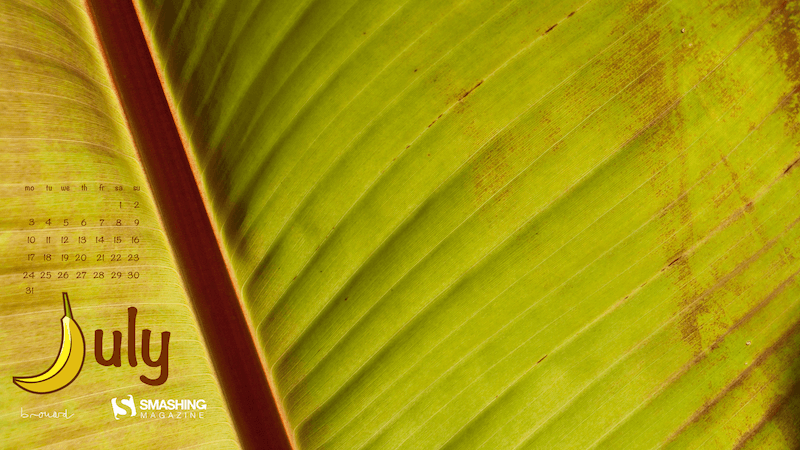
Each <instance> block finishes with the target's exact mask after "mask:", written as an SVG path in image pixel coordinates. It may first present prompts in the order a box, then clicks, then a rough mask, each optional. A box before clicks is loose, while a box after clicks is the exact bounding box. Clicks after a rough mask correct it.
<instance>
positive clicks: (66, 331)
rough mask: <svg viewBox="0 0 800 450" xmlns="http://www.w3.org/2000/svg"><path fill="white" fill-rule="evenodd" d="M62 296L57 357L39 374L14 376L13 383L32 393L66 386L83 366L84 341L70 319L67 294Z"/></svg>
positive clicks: (81, 333) (52, 390) (64, 293)
mask: <svg viewBox="0 0 800 450" xmlns="http://www.w3.org/2000/svg"><path fill="white" fill-rule="evenodd" d="M62 296H63V298H64V317H62V318H61V352H59V354H58V358H56V361H55V362H54V363H53V365H52V366H50V368H49V369H47V370H45V371H44V372H43V373H41V374H40V375H36V376H31V377H14V378H13V379H14V384H16V385H17V386H19V387H21V388H22V389H24V390H26V391H28V392H33V393H34V394H49V393H51V392H55V391H57V390H59V389H63V388H65V387H67V385H69V384H70V383H72V381H73V380H75V378H76V377H77V376H78V374H79V373H80V371H81V369H82V368H83V359H84V357H85V355H86V343H85V341H84V340H83V332H82V331H81V327H79V326H78V324H77V323H76V322H75V320H73V319H72V308H70V306H69V296H68V295H67V293H66V292H63V293H62Z"/></svg>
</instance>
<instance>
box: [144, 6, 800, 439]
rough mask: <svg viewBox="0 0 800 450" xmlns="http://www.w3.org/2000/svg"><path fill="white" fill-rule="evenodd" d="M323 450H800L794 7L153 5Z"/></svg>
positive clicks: (309, 427) (255, 312) (302, 434)
mask: <svg viewBox="0 0 800 450" xmlns="http://www.w3.org/2000/svg"><path fill="white" fill-rule="evenodd" d="M140 6H141V10H142V12H143V14H144V19H145V23H146V24H147V26H148V28H149V29H150V31H151V34H152V36H153V39H154V41H155V45H156V48H157V50H158V54H159V55H158V57H159V60H160V62H161V66H162V68H163V70H164V72H165V75H166V79H167V84H168V87H169V89H170V92H171V95H172V96H173V101H174V102H175V104H176V105H177V106H178V110H179V112H180V118H181V122H182V127H183V129H184V131H185V133H186V135H187V136H189V138H190V141H191V144H192V146H193V151H194V154H195V155H196V159H197V162H198V165H199V167H200V170H201V171H202V173H203V182H204V184H205V186H206V189H207V191H208V194H209V196H210V198H211V200H212V205H213V210H214V215H215V219H216V222H217V224H218V226H219V227H220V229H221V230H222V234H223V239H224V241H225V245H226V248H227V250H228V251H229V253H230V257H231V260H232V263H233V266H234V268H235V272H236V275H237V277H238V280H239V283H240V285H241V288H242V291H243V295H244V300H245V302H246V305H247V309H248V314H249V316H250V319H251V321H252V323H253V324H254V326H255V327H256V329H257V334H258V340H259V344H260V346H261V348H262V350H263V353H264V356H265V358H266V361H267V363H268V366H269V368H270V371H271V376H272V378H273V384H274V387H275V389H276V392H277V396H278V398H279V399H280V401H281V404H282V408H283V410H284V413H285V416H286V418H287V423H288V427H289V429H290V431H291V433H292V435H293V438H294V439H295V441H296V444H297V446H298V447H299V448H303V449H317V448H343V449H354V448H424V449H428V448H478V447H481V448H488V449H498V448H504V449H505V448H595V447H603V448H626V449H628V448H651V447H655V446H674V447H675V448H697V447H700V446H706V447H708V448H736V447H751V448H767V447H768V448H778V447H787V448H793V447H796V446H797V445H800V433H798V431H797V426H796V424H797V421H798V415H797V414H798V408H800V406H799V405H798V401H797V398H798V397H797V395H796V392H797V386H798V385H797V374H798V372H797V371H798V368H797V367H796V363H795V362H793V361H797V356H798V340H800V335H798V333H797V330H798V328H797V327H798V325H797V324H798V319H800V316H799V315H798V313H800V304H798V302H799V301H800V295H798V294H800V286H798V283H797V273H798V269H800V259H798V254H799V252H800V249H798V245H797V244H798V236H799V235H800V230H799V229H798V227H797V226H796V225H797V222H798V219H799V218H798V211H800V199H798V196H797V193H798V176H800V175H798V172H800V171H799V170H798V166H800V163H798V158H800V150H799V149H798V147H799V145H798V129H800V128H799V127H800V123H799V122H798V119H797V118H798V112H799V108H800V106H798V105H800V97H799V96H798V89H800V53H798V21H799V20H800V19H798V14H800V6H799V5H798V3H797V2H794V1H790V2H784V1H769V0H765V1H748V0H741V1H724V2H711V1H695V0H671V1H667V0H661V1H658V0H647V1H619V0H590V1H584V0H581V1H571V0H567V1H562V2H535V1H522V0H519V1H508V0H494V1H493V0H465V1H460V2H459V1H454V2H428V1H422V0H409V1H404V2H398V1H395V0H370V1H366V0H363V1H355V0H347V1H342V0H338V1H332V0H327V1H326V0H317V1H307V2H296V1H270V2H242V3H241V4H240V3H237V4H235V5H234V4H231V3H228V4H223V3H222V2H208V3H206V4H204V5H203V7H200V8H190V7H187V6H186V5H185V4H183V5H181V4H178V2H172V1H170V0H165V1H163V2H147V1H142V2H140Z"/></svg>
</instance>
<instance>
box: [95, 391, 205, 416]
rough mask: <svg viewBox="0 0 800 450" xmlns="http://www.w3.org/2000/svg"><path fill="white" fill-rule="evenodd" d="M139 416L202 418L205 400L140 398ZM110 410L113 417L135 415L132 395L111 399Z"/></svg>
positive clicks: (134, 403)
mask: <svg viewBox="0 0 800 450" xmlns="http://www.w3.org/2000/svg"><path fill="white" fill-rule="evenodd" d="M139 410H140V411H141V413H139V417H140V418H142V419H204V418H205V410H206V401H205V400H203V399H194V400H189V399H180V400H178V399H172V398H171V399H167V400H164V399H141V400H139ZM111 411H112V412H113V413H114V419H115V420H119V418H120V417H136V415H137V411H136V402H135V401H134V399H133V395H131V394H128V398H121V399H120V400H119V402H117V397H114V398H112V399H111Z"/></svg>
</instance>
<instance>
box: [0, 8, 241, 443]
mask: <svg viewBox="0 0 800 450" xmlns="http://www.w3.org/2000/svg"><path fill="white" fill-rule="evenodd" d="M126 126H127V125H126V122H125V118H124V116H123V114H122V113H121V108H120V106H119V103H118V100H117V97H116V94H115V92H114V90H113V88H112V85H111V81H110V78H109V75H108V73H107V71H106V67H105V66H104V63H103V60H102V55H101V50H100V48H99V45H98V43H97V41H96V39H95V37H94V33H93V28H92V24H91V22H90V20H89V16H88V15H87V12H86V11H85V10H84V5H83V4H82V3H80V2H78V1H69V2H67V1H63V0H53V1H27V0H26V1H17V0H10V1H3V2H0V249H1V250H0V286H2V289H0V373H2V376H0V448H4V449H6V448H8V449H12V448H13V449H17V448H19V449H26V448H58V449H71V448H75V449H86V448H97V449H109V448H170V449H177V448H208V449H218V448H238V443H237V439H236V436H235V433H234V431H233V427H232V425H231V423H230V419H229V416H228V413H227V409H226V406H225V404H224V402H223V398H222V395H221V392H220V389H219V386H218V383H217V380H216V378H215V375H214V372H213V370H212V367H211V363H210V361H209V358H208V354H207V352H206V350H205V346H204V343H203V339H202V337H201V335H200V330H199V329H198V325H197V322H196V320H195V318H194V314H193V311H192V308H191V305H190V302H189V299H188V298H187V296H186V293H185V291H184V288H183V286H182V284H181V283H182V282H181V278H180V276H179V274H178V272H177V271H176V265H175V261H174V259H173V256H172V253H171V252H170V249H169V245H168V242H167V237H166V236H165V234H164V232H163V229H162V226H161V223H160V221H159V216H158V213H157V211H156V208H155V204H154V200H153V197H152V196H151V194H150V192H149V188H148V184H147V180H146V179H145V176H144V172H143V171H142V168H141V165H140V163H139V160H138V157H137V154H136V150H135V148H134V146H133V144H132V139H131V137H130V134H129V132H128V130H127V128H126ZM62 292H67V293H68V297H69V303H70V305H71V314H72V318H73V319H74V323H76V324H77V326H78V327H80V330H81V331H82V334H83V337H84V339H85V359H84V361H83V366H82V368H81V370H80V372H79V373H78V375H77V377H75V378H74V380H72V381H71V382H70V379H71V378H72V376H69V377H68V378H63V377H64V374H63V373H60V374H57V375H55V377H54V378H49V379H48V380H45V381H41V380H39V381H40V384H39V385H29V387H30V386H33V387H31V389H39V388H46V389H48V390H51V389H53V388H54V387H60V386H63V385H64V384H65V383H69V384H67V385H66V386H65V387H63V388H61V389H58V390H56V391H54V392H51V393H43V394H35V393H31V392H27V391H25V390H23V389H20V387H18V386H16V385H15V384H14V383H13V382H12V377H31V376H36V375H39V374H42V373H44V372H45V371H47V370H48V368H49V367H50V366H51V365H53V364H54V362H55V364H56V365H58V364H62V363H64V365H65V370H71V369H70V368H71V365H70V364H72V362H73V361H75V360H74V359H72V358H73V357H76V356H79V355H80V354H71V355H70V356H69V358H67V357H64V358H62V359H57V358H58V357H59V351H60V349H61V348H62V347H61V340H62V317H63V316H64V315H65V308H64V302H63V301H62ZM129 308H136V324H135V332H134V333H133V334H134V336H133V339H131V342H132V343H133V345H132V346H129V336H130V333H129V329H128V321H129ZM69 323H70V321H68V320H66V319H65V320H64V324H65V328H66V332H67V335H66V336H65V337H66V338H67V339H71V341H70V342H73V343H76V342H78V341H79V340H78V339H75V332H76V328H74V327H73V326H71V325H69ZM68 325H69V326H68ZM96 330H102V331H103V342H102V345H103V353H104V357H103V358H104V359H103V360H104V361H105V360H108V359H112V358H113V356H112V355H113V348H114V337H113V333H114V331H119V332H121V339H120V344H121V345H120V346H119V347H120V353H119V361H120V363H119V367H117V366H116V365H114V364H112V365H108V366H104V365H101V364H99V363H98V361H97V358H96V356H95V346H96V344H97V342H96ZM144 330H151V335H150V338H149V340H148V341H147V343H148V344H149V348H148V349H147V350H149V352H146V351H143V349H142V342H143V336H142V335H143V334H144V333H143V332H144ZM165 332H169V337H170V339H169V341H168V343H167V344H166V345H165V346H162V342H163V341H162V337H164V336H165V334H164V333H165ZM65 348H66V349H69V346H65ZM165 348H168V351H167V352H166V354H165V353H164V350H165ZM72 350H74V351H80V349H79V348H77V347H76V348H73V349H72ZM129 352H131V354H129ZM147 356H149V359H146V357H147ZM131 357H133V358H135V363H136V364H135V366H134V365H133V364H132V362H134V361H132V359H133V358H131ZM67 360H68V361H70V362H65V361H67ZM78 361H79V359H78ZM158 361H161V364H157V362H158ZM167 366H168V372H167V377H166V379H165V380H159V376H161V375H162V371H164V370H165V369H166V367H167ZM142 376H144V377H146V379H149V380H159V381H163V383H160V384H158V385H149V384H145V383H144V382H143V380H142V378H141V377H142ZM58 377H62V378H58ZM34 381H37V380H36V379H34ZM47 383H49V384H47ZM54 383H55V384H54ZM129 396H133V400H134V403H133V404H134V405H135V407H136V409H137V415H136V416H135V417H134V416H132V415H131V413H132V410H131V408H129V407H125V406H124V404H123V403H121V401H122V400H128V399H129ZM113 398H117V401H118V406H119V407H120V411H122V414H121V415H120V414H117V417H116V418H115V414H114V412H113V408H112V402H111V401H112V399H113ZM143 399H145V400H146V399H152V400H161V399H164V400H170V399H175V400H183V399H188V400H193V401H194V400H200V399H202V400H203V401H204V403H205V405H206V406H205V409H196V410H191V411H190V410H189V409H184V410H182V409H180V408H178V409H164V410H155V411H153V410H148V411H145V410H142V408H141V407H140V401H141V400H143ZM185 404H186V403H184V405H185ZM195 405H197V402H195ZM151 413H154V414H151ZM161 413H163V415H162V414H161ZM178 413H181V414H180V415H179V414H178ZM190 413H191V414H190ZM200 413H202V416H203V417H202V418H201V417H200V415H201V414H200Z"/></svg>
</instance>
